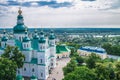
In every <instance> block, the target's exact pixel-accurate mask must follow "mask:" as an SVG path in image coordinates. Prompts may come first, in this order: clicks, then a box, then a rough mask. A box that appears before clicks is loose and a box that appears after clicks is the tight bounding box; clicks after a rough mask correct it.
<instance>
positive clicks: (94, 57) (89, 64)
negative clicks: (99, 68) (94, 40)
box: [86, 53, 101, 68]
mask: <svg viewBox="0 0 120 80" xmlns="http://www.w3.org/2000/svg"><path fill="white" fill-rule="evenodd" d="M100 60H101V58H100V57H99V56H98V55H97V54H95V53H91V55H89V57H88V59H87V60H86V64H87V67H88V68H95V66H96V62H98V61H100Z"/></svg>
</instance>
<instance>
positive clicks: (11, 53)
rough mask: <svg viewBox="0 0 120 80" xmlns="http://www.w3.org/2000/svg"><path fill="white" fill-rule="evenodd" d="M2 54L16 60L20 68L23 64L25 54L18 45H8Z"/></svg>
mask: <svg viewBox="0 0 120 80" xmlns="http://www.w3.org/2000/svg"><path fill="white" fill-rule="evenodd" d="M1 56H2V57H4V58H8V59H9V60H12V61H13V62H15V63H16V64H17V67H18V68H21V67H22V66H23V61H24V58H25V56H24V55H23V54H22V52H21V51H19V49H18V47H12V46H7V47H6V49H5V51H4V53H3V54H2V55H1Z"/></svg>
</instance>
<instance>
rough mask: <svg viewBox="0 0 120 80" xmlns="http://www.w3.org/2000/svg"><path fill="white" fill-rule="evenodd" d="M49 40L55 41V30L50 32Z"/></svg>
mask: <svg viewBox="0 0 120 80" xmlns="http://www.w3.org/2000/svg"><path fill="white" fill-rule="evenodd" d="M49 39H50V40H52V39H55V35H54V32H53V30H51V32H50V36H49Z"/></svg>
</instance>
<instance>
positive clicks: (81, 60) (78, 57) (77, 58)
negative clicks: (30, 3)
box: [76, 56, 84, 65]
mask: <svg viewBox="0 0 120 80" xmlns="http://www.w3.org/2000/svg"><path fill="white" fill-rule="evenodd" d="M76 60H77V62H78V65H81V64H82V63H84V59H83V58H82V57H81V56H77V57H76Z"/></svg>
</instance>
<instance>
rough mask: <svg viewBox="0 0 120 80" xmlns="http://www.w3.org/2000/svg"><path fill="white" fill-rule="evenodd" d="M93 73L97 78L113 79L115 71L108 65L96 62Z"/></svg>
mask: <svg viewBox="0 0 120 80" xmlns="http://www.w3.org/2000/svg"><path fill="white" fill-rule="evenodd" d="M95 73H96V74H97V80H115V72H114V70H113V68H112V67H111V66H110V65H109V66H106V65H104V64H102V63H98V64H97V65H96V68H95Z"/></svg>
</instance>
